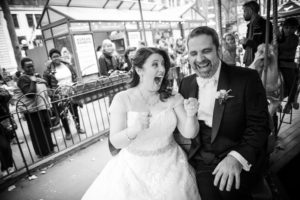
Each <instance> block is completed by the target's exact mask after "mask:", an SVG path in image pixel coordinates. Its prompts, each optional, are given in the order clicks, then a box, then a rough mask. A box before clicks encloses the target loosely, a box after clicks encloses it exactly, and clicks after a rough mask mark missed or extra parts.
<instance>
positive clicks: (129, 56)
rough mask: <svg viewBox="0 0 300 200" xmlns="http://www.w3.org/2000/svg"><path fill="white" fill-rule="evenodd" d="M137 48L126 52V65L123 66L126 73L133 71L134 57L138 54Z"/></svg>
mask: <svg viewBox="0 0 300 200" xmlns="http://www.w3.org/2000/svg"><path fill="white" fill-rule="evenodd" d="M136 49H137V48H136V47H128V48H127V49H126V50H125V53H124V61H125V62H124V65H123V69H124V70H125V71H127V72H128V71H130V70H131V69H132V62H131V61H132V59H133V56H134V55H135V53H136Z"/></svg>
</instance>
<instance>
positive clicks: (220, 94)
mask: <svg viewBox="0 0 300 200" xmlns="http://www.w3.org/2000/svg"><path fill="white" fill-rule="evenodd" d="M229 92H231V89H229V90H227V91H226V90H219V91H217V94H216V99H218V100H219V104H220V105H221V104H223V103H226V101H227V99H230V98H233V97H234V96H231V95H229Z"/></svg>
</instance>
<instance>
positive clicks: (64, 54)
mask: <svg viewBox="0 0 300 200" xmlns="http://www.w3.org/2000/svg"><path fill="white" fill-rule="evenodd" d="M60 53H61V57H62V59H63V60H64V61H66V62H67V63H70V65H73V61H72V59H73V57H72V54H71V52H70V51H69V50H68V48H67V47H63V48H61V51H60Z"/></svg>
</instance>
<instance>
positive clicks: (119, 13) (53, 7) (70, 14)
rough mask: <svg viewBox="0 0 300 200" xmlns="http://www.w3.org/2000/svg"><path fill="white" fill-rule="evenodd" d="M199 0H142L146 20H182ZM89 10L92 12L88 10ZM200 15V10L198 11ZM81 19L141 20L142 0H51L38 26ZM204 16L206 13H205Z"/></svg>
mask: <svg viewBox="0 0 300 200" xmlns="http://www.w3.org/2000/svg"><path fill="white" fill-rule="evenodd" d="M193 6H195V3H190V4H186V5H184V6H180V7H174V8H166V7H165V6H163V5H159V4H157V3H149V2H143V1H141V7H142V10H143V20H144V21H146V22H147V21H149V22H150V21H158V22H179V21H184V20H185V17H183V15H184V14H186V13H188V11H189V10H191V9H193ZM87 13H88V14H87ZM197 14H198V15H199V13H197ZM63 19H68V20H77V21H110V22H114V21H115V22H127V21H131V22H132V21H140V20H141V16H140V11H139V7H138V1H129V0H84V1H83V0H49V1H48V2H47V4H46V5H45V7H44V10H43V15H42V17H41V19H40V21H39V23H38V27H40V26H47V25H49V24H52V23H54V22H57V21H59V20H63ZM201 19H202V17H201Z"/></svg>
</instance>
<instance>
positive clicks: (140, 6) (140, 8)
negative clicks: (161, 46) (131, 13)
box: [139, 0, 148, 46]
mask: <svg viewBox="0 0 300 200" xmlns="http://www.w3.org/2000/svg"><path fill="white" fill-rule="evenodd" d="M139 10H140V15H141V20H142V27H143V35H144V42H145V44H146V46H148V44H147V38H146V31H145V25H144V18H143V11H142V5H141V0H139Z"/></svg>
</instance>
